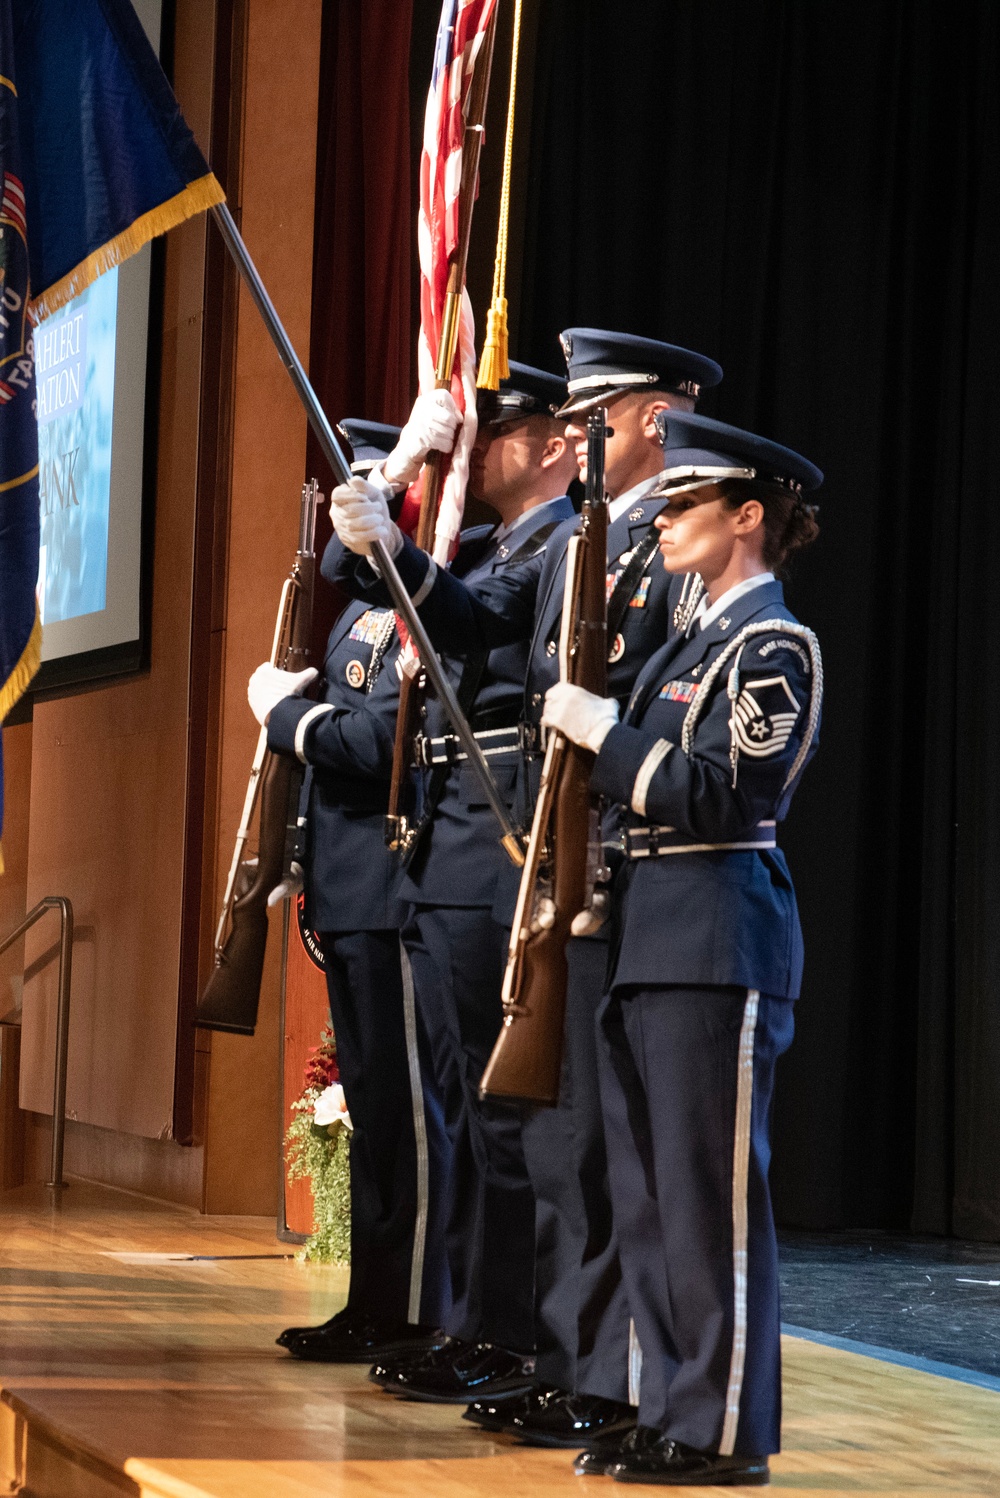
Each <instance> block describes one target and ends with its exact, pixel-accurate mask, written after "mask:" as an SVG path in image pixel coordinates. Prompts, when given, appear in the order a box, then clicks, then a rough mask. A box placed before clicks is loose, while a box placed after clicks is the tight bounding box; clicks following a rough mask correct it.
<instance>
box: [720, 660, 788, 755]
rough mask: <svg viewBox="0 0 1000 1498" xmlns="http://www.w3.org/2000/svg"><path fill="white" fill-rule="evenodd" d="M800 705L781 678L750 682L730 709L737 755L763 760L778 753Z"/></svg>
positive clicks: (782, 747)
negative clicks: (737, 750) (731, 710)
mask: <svg viewBox="0 0 1000 1498" xmlns="http://www.w3.org/2000/svg"><path fill="white" fill-rule="evenodd" d="M799 711H800V706H799V702H798V699H797V698H796V696H795V693H794V692H793V691H792V689H791V687H790V686H789V685H788V682H787V681H786V680H785V678H784V676H768V677H765V678H763V679H761V680H760V681H753V682H750V683H749V684H748V685H747V686H745V687H744V688H743V690H742V691H741V692H740V695H739V697H738V698H737V701H736V706H735V707H734V708H733V717H732V729H733V735H734V737H735V740H736V744H737V747H738V749H739V751H740V753H741V754H746V755H749V756H750V758H751V759H767V758H768V757H769V756H771V755H773V754H780V753H781V751H782V750H783V749H784V748H785V745H786V744H787V743H788V740H789V739H790V738H791V736H792V729H793V728H794V727H795V722H796V719H797V718H798V716H799Z"/></svg>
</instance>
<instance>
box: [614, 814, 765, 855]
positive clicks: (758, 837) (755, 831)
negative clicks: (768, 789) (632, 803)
mask: <svg viewBox="0 0 1000 1498" xmlns="http://www.w3.org/2000/svg"><path fill="white" fill-rule="evenodd" d="M619 847H620V848H621V851H622V852H623V853H624V854H625V855H626V857H628V858H664V857H665V856H666V855H667V854H668V853H731V852H745V851H746V850H748V849H750V850H753V849H756V848H776V847H777V842H776V841H775V824H774V823H773V822H758V823H757V825H756V827H754V828H752V829H751V831H750V832H748V833H747V835H746V837H745V838H740V840H739V841H738V842H733V843H697V842H695V841H694V840H693V839H692V838H689V837H688V836H687V834H686V833H683V832H678V831H677V828H676V827H623V828H622V831H621V840H620V842H619Z"/></svg>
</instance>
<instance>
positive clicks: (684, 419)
mask: <svg viewBox="0 0 1000 1498" xmlns="http://www.w3.org/2000/svg"><path fill="white" fill-rule="evenodd" d="M656 425H657V429H658V431H659V433H660V440H661V441H662V443H663V471H662V473H661V474H660V477H659V480H658V482H657V485H656V488H655V489H654V490H653V491H652V493H651V494H650V496H649V497H650V498H652V497H653V495H660V494H668V493H670V492H671V490H674V489H676V488H677V487H678V486H679V485H687V484H689V483H692V484H693V483H695V482H698V481H702V482H709V481H713V480H715V481H721V480H722V479H726V478H732V479H746V480H751V479H757V480H761V481H765V482H767V483H772V484H780V485H781V487H782V488H784V489H789V490H791V491H792V492H793V493H796V494H799V493H803V492H805V493H808V492H809V491H811V490H813V489H818V488H819V486H820V484H821V483H822V482H823V474H822V471H821V470H820V469H819V468H817V467H816V465H815V463H810V461H809V459H808V458H803V457H802V455H801V453H796V452H793V451H792V449H791V448H790V447H782V445H781V443H780V442H772V441H771V440H770V438H768V437H758V436H757V434H756V433H755V432H745V431H743V429H742V428H741V427H733V426H729V425H728V424H727V423H726V422H724V421H715V420H713V419H712V417H710V416H698V415H696V413H695V412H694V411H658V412H657V413H656Z"/></svg>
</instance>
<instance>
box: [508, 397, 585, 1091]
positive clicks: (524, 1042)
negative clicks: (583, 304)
mask: <svg viewBox="0 0 1000 1498" xmlns="http://www.w3.org/2000/svg"><path fill="white" fill-rule="evenodd" d="M604 423H605V413H604V411H603V409H599V410H598V411H596V412H594V413H592V414H591V417H590V419H589V421H588V448H587V451H588V456H587V497H586V500H585V502H584V506H583V514H582V516H581V520H580V529H579V531H578V532H577V534H576V535H575V536H573V537H572V539H571V540H570V544H569V552H568V554H567V559H566V591H565V594H564V597H563V616H562V633H561V639H560V676H561V677H562V679H563V680H564V681H570V682H573V684H574V685H576V686H580V687H584V688H585V689H586V690H587V691H588V692H595V693H597V694H598V695H599V696H603V695H604V692H605V691H606V689H607V660H608V643H607V585H606V578H607V548H608V541H607V504H606V502H605V499H604ZM593 764H594V756H593V754H591V753H590V751H589V750H587V749H581V748H579V746H578V745H576V744H572V743H570V741H569V740H568V739H565V738H564V737H563V736H562V734H553V736H552V738H551V739H550V740H549V743H548V746H547V748H546V751H545V762H544V765H543V767H542V779H541V785H540V787H539V792H538V802H537V804H536V807H535V816H534V820H533V823H532V828H531V840H530V842H529V844H528V852H527V856H526V859H525V865H524V871H523V873H522V876H521V887H520V890H519V891H518V901H517V909H516V911H515V915H514V924H513V927H512V930H511V938H510V948H509V951H508V957H507V970H506V973H505V975H504V988H503V1001H504V1022H503V1028H502V1030H501V1031H500V1035H499V1037H498V1039H497V1043H496V1045H495V1046H494V1048H493V1054H492V1055H491V1057H490V1059H489V1062H488V1064H487V1067H486V1070H485V1072H484V1073H483V1077H482V1081H481V1082H480V1084H479V1091H480V1095H481V1096H482V1097H507V1098H517V1099H520V1100H523V1101H530V1102H535V1103H546V1104H552V1103H555V1102H556V1101H557V1100H558V1097H559V1074H560V1071H561V1068H562V1050H563V1026H564V1022H565V1016H566V985H567V979H568V970H567V962H566V943H567V941H568V940H569V937H570V927H571V925H572V922H573V919H574V917H575V916H576V915H577V914H578V913H579V912H580V911H582V910H584V909H585V908H586V907H587V905H588V904H589V898H590V890H589V888H588V886H589V875H588V854H589V850H590V845H591V841H592V838H593V837H594V836H595V834H596V836H597V837H599V836H600V831H599V828H596V829H595V828H594V827H593V825H592V824H593V823H594V821H595V818H594V816H593V815H592V805H591V796H590V773H591V770H592V768H593ZM539 914H542V915H543V918H544V923H543V922H542V921H539V919H538V917H539Z"/></svg>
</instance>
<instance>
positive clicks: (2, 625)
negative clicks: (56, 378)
mask: <svg viewBox="0 0 1000 1498" xmlns="http://www.w3.org/2000/svg"><path fill="white" fill-rule="evenodd" d="M14 72H15V69H14V54H13V46H12V30H11V18H10V14H9V12H6V11H5V10H4V9H3V7H2V5H0V722H2V721H3V719H4V718H5V717H6V715H7V713H9V712H10V709H11V708H12V707H13V706H14V703H15V702H16V701H17V699H18V698H19V697H20V695H21V693H22V692H23V691H24V689H25V687H26V686H27V685H28V683H29V682H30V680H31V678H32V676H34V674H35V672H36V671H37V670H38V665H39V661H40V660H41V653H42V627H41V624H40V622H39V618H38V604H37V602H36V600H35V582H36V579H37V577H38V529H39V519H38V427H37V425H36V422H35V366H34V358H33V351H32V344H31V323H30V322H29V320H28V306H29V303H30V300H31V277H30V272H29V269H28V263H29V253H28V224H27V213H26V208H25V193H24V170H23V167H22V164H21V152H20V140H19V129H18V110H17V88H16V85H15V83H14ZM2 827H3V758H2V746H0V830H2ZM2 872H3V854H2V853H0V873H2Z"/></svg>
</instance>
